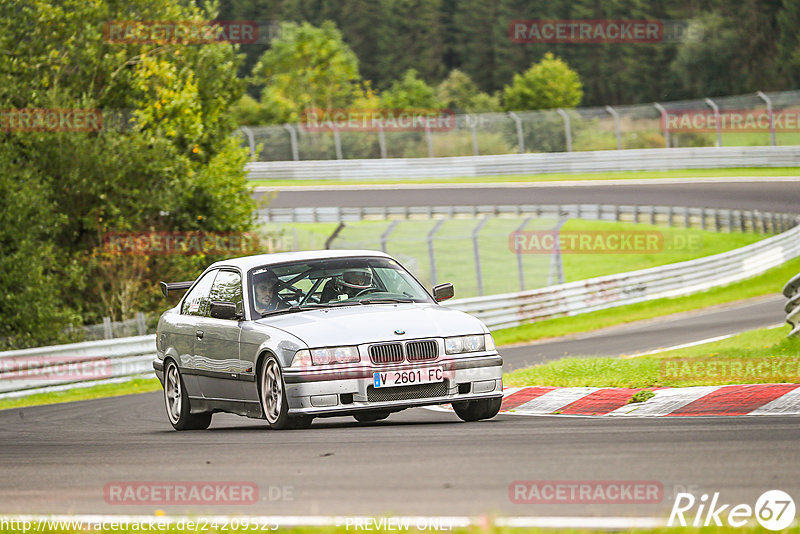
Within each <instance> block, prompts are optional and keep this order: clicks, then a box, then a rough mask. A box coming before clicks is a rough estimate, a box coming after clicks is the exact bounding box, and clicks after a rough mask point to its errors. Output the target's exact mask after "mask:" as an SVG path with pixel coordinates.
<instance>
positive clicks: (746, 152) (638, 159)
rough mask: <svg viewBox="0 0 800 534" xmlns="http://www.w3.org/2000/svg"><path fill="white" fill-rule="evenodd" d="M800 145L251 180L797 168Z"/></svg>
mask: <svg viewBox="0 0 800 534" xmlns="http://www.w3.org/2000/svg"><path fill="white" fill-rule="evenodd" d="M797 166H800V146H748V147H700V148H645V149H630V150H597V151H592V152H554V153H540V154H508V155H502V156H459V157H443V158H391V159H349V160H348V159H343V160H313V161H260V162H251V163H248V164H247V171H248V178H249V179H251V180H315V179H336V180H380V179H386V178H392V179H404V178H408V179H414V178H459V177H476V176H504V175H517V174H550V173H586V172H606V171H648V170H675V169H710V168H717V169H724V168H731V167H797Z"/></svg>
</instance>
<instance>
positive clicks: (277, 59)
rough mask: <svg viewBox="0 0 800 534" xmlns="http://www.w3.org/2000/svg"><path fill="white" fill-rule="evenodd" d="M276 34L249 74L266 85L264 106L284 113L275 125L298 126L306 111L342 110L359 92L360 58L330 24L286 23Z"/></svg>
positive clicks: (263, 98)
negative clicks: (285, 123)
mask: <svg viewBox="0 0 800 534" xmlns="http://www.w3.org/2000/svg"><path fill="white" fill-rule="evenodd" d="M279 33H280V36H279V37H278V38H277V39H275V40H274V41H272V47H271V48H270V49H269V50H268V51H266V52H265V53H264V55H263V56H262V57H261V59H260V60H259V62H258V64H257V65H256V67H255V69H254V70H253V79H254V81H255V82H256V83H262V84H265V88H264V91H263V93H262V104H263V105H265V106H268V107H271V108H272V109H278V110H283V111H282V113H283V116H281V117H278V119H279V121H278V122H297V121H298V119H299V118H300V116H301V114H302V112H303V110H306V109H310V108H321V109H334V108H342V107H346V106H348V105H350V104H351V103H352V102H353V100H354V99H355V98H357V97H358V96H359V95H360V94H361V92H362V90H361V85H360V82H361V76H360V75H359V71H358V59H357V58H356V55H355V54H354V53H353V51H352V50H351V49H350V47H348V46H347V45H346V44H345V43H344V42H343V41H342V34H341V32H339V30H337V29H336V26H334V24H333V23H331V22H325V23H323V25H322V27H320V28H316V27H314V26H312V25H311V24H309V23H307V22H304V23H302V24H295V23H288V22H287V23H283V24H281V26H280V32H279Z"/></svg>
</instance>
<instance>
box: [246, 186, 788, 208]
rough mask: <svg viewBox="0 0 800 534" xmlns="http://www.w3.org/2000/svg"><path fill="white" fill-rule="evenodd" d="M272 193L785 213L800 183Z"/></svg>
mask: <svg viewBox="0 0 800 534" xmlns="http://www.w3.org/2000/svg"><path fill="white" fill-rule="evenodd" d="M265 195H268V196H271V195H274V197H273V198H272V200H271V201H270V203H269V207H272V208H292V207H329V206H338V207H359V206H361V207H384V206H447V205H455V206H472V205H501V204H509V205H516V204H618V205H641V206H647V205H657V206H689V207H707V208H736V209H748V210H750V209H757V210H761V211H774V212H785V213H798V212H800V183H798V182H796V181H794V182H792V181H773V182H770V181H769V180H768V179H764V178H755V179H754V181H753V182H742V181H733V182H721V181H714V182H702V181H688V180H687V181H686V182H685V183H669V184H664V183H656V182H654V183H651V184H647V183H644V182H643V181H639V182H637V183H636V184H624V183H617V184H613V185H608V184H604V183H603V182H602V181H598V182H593V183H591V184H589V185H580V186H563V185H562V186H542V185H539V184H531V185H530V186H525V185H522V186H520V185H519V184H513V186H511V187H509V186H491V185H490V186H474V185H470V184H462V185H458V186H452V187H447V186H443V187H436V188H430V187H426V186H425V185H420V186H419V187H413V186H404V187H402V188H388V187H385V186H382V187H379V188H370V187H369V186H368V185H365V186H359V187H358V188H347V189H337V188H335V187H331V188H307V189H302V190H297V189H291V190H279V191H277V192H274V191H273V192H272V193H266V192H263V191H262V192H256V193H254V196H255V197H256V198H261V197H264V196H265Z"/></svg>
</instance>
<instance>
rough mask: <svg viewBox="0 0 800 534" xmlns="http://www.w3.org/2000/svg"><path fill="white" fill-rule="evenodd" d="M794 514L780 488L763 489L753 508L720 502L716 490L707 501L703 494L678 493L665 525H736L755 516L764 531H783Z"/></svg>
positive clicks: (793, 506)
mask: <svg viewBox="0 0 800 534" xmlns="http://www.w3.org/2000/svg"><path fill="white" fill-rule="evenodd" d="M684 514H686V515H684ZM794 516H795V505H794V500H792V498H791V497H790V496H789V494H788V493H786V492H784V491H781V490H769V491H765V492H764V493H762V494H761V496H760V497H759V498H758V500H756V505H755V506H754V507H751V506H750V505H749V504H737V505H735V506H732V505H730V504H723V503H721V502H720V500H719V492H715V493H714V495H713V496H712V497H711V500H710V501H709V498H708V494H705V493H704V494H703V495H701V496H700V498H699V499H697V498H696V497H695V496H694V495H692V494H691V493H678V495H677V496H676V497H675V504H673V505H672V512H671V513H670V514H669V521H667V526H670V527H671V526H678V525H680V526H682V527H685V526H687V525H690V526H693V527H700V526H703V527H708V526H711V525H714V526H718V527H721V526H723V525H724V524H727V525H730V526H732V527H737V528H738V527H743V526H745V525H746V524H747V523H748V522H749V521H750V520H751V519H753V517H755V520H756V521H758V523H759V524H760V525H761V526H762V527H764V528H765V529H767V530H783V529H785V528H786V527H788V526H789V525H791V524H792V521H794Z"/></svg>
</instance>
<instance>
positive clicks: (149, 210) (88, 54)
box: [0, 0, 253, 347]
mask: <svg viewBox="0 0 800 534" xmlns="http://www.w3.org/2000/svg"><path fill="white" fill-rule="evenodd" d="M207 18H208V15H207V14H205V13H202V12H199V11H194V10H188V9H186V8H183V7H180V5H179V3H178V2H165V1H163V0H136V1H133V2H127V1H126V2H103V1H100V0H88V1H87V0H52V1H47V0H42V1H37V2H35V3H34V2H29V1H26V0H5V1H4V2H3V5H2V12H1V13H0V48H2V49H3V50H6V51H12V50H13V53H4V54H0V106H1V107H2V109H3V110H4V114H7V113H8V112H9V110H20V109H32V108H38V109H62V110H68V109H78V110H100V111H99V112H100V113H102V118H103V121H102V128H90V129H89V131H80V129H76V128H68V127H63V128H61V127H56V128H44V129H42V128H40V129H39V130H40V131H29V130H30V129H26V128H21V127H18V126H14V125H10V126H9V123H7V122H6V123H4V128H3V131H2V132H0V295H1V296H2V299H3V302H2V321H0V345H2V346H12V347H19V346H25V345H30V344H34V343H41V342H47V341H52V340H56V339H58V338H59V337H60V336H61V334H62V333H63V330H64V327H65V326H66V325H68V324H71V323H72V324H74V323H79V322H88V323H93V322H99V321H100V319H101V318H102V317H103V316H111V317H112V318H115V319H120V318H123V317H124V318H128V317H130V315H132V313H133V312H134V311H141V310H148V309H150V310H152V309H156V308H157V307H163V301H162V302H159V303H157V304H156V303H154V299H155V298H156V295H157V292H158V290H157V287H156V281H157V280H158V279H159V278H161V277H165V278H168V277H173V276H176V277H177V276H181V277H183V276H187V275H189V273H191V276H192V277H193V276H195V275H196V273H197V270H198V268H200V267H201V266H205V265H206V264H207V263H208V260H207V258H203V257H201V256H194V257H188V256H187V257H183V256H172V257H167V256H160V257H146V256H135V257H132V256H120V255H114V254H109V253H108V252H107V251H106V250H104V248H103V238H104V236H105V235H106V234H107V232H112V231H114V232H132V231H134V232H146V231H166V230H168V231H191V230H202V231H242V230H246V229H248V228H250V226H251V222H252V212H253V204H252V200H251V198H250V193H249V191H248V190H247V187H246V181H245V175H244V163H245V162H246V160H247V153H246V151H244V150H242V148H241V147H240V142H239V141H238V140H237V139H235V138H233V137H232V136H231V133H232V131H233V130H234V128H235V125H234V124H233V122H232V120H231V119H230V116H229V113H227V108H228V106H229V104H230V102H231V101H233V100H235V99H238V98H239V97H240V96H241V94H242V91H243V83H242V82H241V81H240V80H238V79H237V77H236V72H237V68H238V65H239V61H240V60H239V59H238V58H237V57H236V55H235V53H234V50H233V48H232V47H231V46H230V45H229V44H220V45H216V44H214V45H204V46H190V45H178V44H172V45H170V44H161V45H158V44H133V43H126V44H118V43H111V42H108V40H106V39H105V37H104V34H103V28H104V25H105V23H107V22H108V21H109V20H137V19H138V20H187V19H191V20H203V19H207ZM115 117H116V118H120V117H121V120H118V121H113V120H112V119H113V118H115ZM4 119H5V120H6V121H7V120H8V116H6V117H4ZM26 130H27V131H26Z"/></svg>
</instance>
